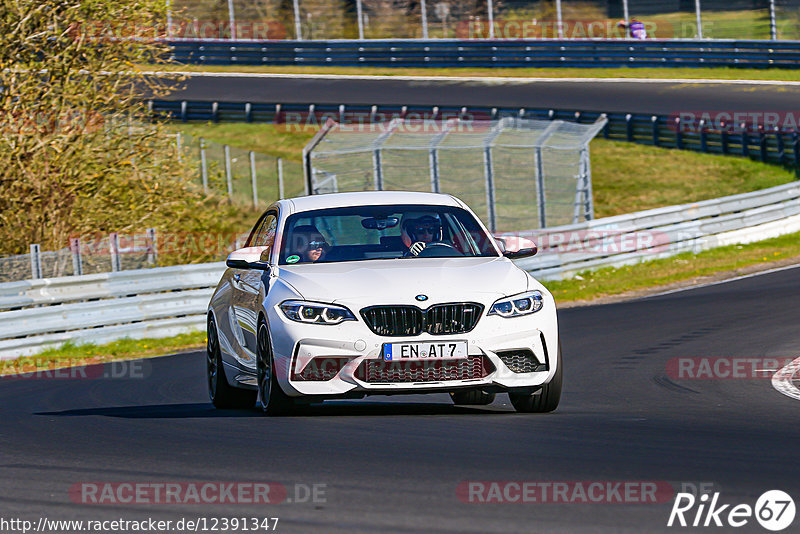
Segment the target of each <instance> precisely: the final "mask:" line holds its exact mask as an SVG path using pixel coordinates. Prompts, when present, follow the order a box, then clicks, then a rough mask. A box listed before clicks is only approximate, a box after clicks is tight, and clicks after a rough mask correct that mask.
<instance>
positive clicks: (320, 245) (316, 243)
mask: <svg viewBox="0 0 800 534" xmlns="http://www.w3.org/2000/svg"><path fill="white" fill-rule="evenodd" d="M325 245H327V243H326V242H325V241H311V242H309V243H308V248H312V249H313V248H325Z"/></svg>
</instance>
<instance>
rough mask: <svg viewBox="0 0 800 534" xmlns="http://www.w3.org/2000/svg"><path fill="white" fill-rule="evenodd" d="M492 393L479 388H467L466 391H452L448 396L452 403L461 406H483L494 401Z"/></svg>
mask: <svg viewBox="0 0 800 534" xmlns="http://www.w3.org/2000/svg"><path fill="white" fill-rule="evenodd" d="M494 397H495V394H494V393H486V392H485V391H481V390H480V389H469V390H466V391H453V392H451V393H450V398H451V399H452V400H453V404H459V405H463V406H485V405H487V404H491V403H493V402H494Z"/></svg>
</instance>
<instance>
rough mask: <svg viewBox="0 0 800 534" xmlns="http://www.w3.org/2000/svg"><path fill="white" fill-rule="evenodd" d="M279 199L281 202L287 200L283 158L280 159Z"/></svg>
mask: <svg viewBox="0 0 800 534" xmlns="http://www.w3.org/2000/svg"><path fill="white" fill-rule="evenodd" d="M278 198H279V199H281V200H282V199H284V198H285V194H284V192H283V158H278Z"/></svg>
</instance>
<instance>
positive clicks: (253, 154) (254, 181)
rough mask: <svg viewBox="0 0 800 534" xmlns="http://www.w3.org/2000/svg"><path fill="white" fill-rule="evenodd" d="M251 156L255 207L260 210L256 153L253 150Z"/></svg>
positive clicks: (251, 176)
mask: <svg viewBox="0 0 800 534" xmlns="http://www.w3.org/2000/svg"><path fill="white" fill-rule="evenodd" d="M249 156H250V182H251V183H252V184H253V207H254V208H258V182H257V180H256V153H255V152H253V151H252V150H251V151H250V152H249Z"/></svg>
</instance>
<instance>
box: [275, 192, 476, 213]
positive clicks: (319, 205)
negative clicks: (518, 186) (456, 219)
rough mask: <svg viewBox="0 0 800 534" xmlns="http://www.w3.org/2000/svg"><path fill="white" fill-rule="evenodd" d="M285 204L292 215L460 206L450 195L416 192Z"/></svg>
mask: <svg viewBox="0 0 800 534" xmlns="http://www.w3.org/2000/svg"><path fill="white" fill-rule="evenodd" d="M284 202H285V203H286V205H288V206H287V207H289V209H290V211H291V212H293V213H297V212H302V211H311V210H319V209H326V208H342V207H348V206H381V205H386V204H421V205H427V206H456V207H460V206H461V204H460V203H459V201H458V200H456V199H455V198H454V197H453V196H452V195H444V194H440V193H423V192H417V191H359V192H353V193H326V194H322V195H310V196H305V197H296V198H290V199H287V200H285V201H281V203H284Z"/></svg>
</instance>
